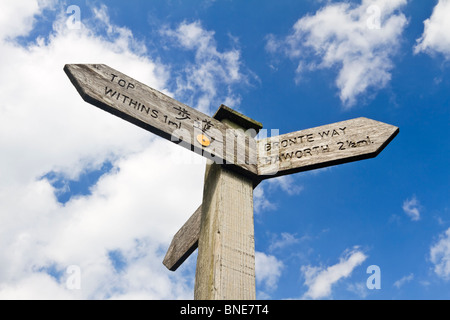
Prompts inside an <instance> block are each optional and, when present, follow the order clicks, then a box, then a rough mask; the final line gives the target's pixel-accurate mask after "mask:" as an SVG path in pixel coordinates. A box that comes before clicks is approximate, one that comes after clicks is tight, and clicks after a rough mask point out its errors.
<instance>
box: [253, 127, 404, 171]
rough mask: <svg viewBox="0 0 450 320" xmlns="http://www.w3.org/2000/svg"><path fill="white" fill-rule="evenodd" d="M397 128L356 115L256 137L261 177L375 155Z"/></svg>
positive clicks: (396, 131) (386, 143)
mask: <svg viewBox="0 0 450 320" xmlns="http://www.w3.org/2000/svg"><path fill="white" fill-rule="evenodd" d="M398 132H399V128H397V127H395V126H392V125H389V124H386V123H383V122H379V121H375V120H371V119H367V118H357V119H352V120H347V121H342V122H337V123H333V124H329V125H325V126H320V127H316V128H311V129H306V130H300V131H297V132H291V133H288V134H284V135H280V136H276V137H270V138H266V139H261V140H258V175H259V177H260V178H261V179H268V178H273V177H277V176H281V175H286V174H292V173H296V172H301V171H306V170H312V169H317V168H322V167H327V166H331V165H337V164H342V163H346V162H351V161H357V160H362V159H368V158H373V157H375V156H377V155H378V154H379V153H380V152H381V151H382V150H383V149H384V148H385V147H386V146H387V145H388V144H389V142H390V141H391V140H392V139H393V138H394V137H395V136H396V135H397V134H398Z"/></svg>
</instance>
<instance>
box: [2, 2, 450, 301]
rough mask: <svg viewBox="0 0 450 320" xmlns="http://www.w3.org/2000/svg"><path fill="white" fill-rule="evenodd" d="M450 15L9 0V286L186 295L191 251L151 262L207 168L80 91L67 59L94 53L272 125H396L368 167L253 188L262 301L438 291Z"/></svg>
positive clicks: (403, 8) (449, 219) (73, 294)
mask: <svg viewBox="0 0 450 320" xmlns="http://www.w3.org/2000/svg"><path fill="white" fill-rule="evenodd" d="M70 6H72V7H71V8H70V10H68V8H69V7H70ZM448 16H450V1H448V0H433V1H419V0H394V1H392V0H391V1H388V0H373V1H369V0H355V1H325V0H324V1H312V0H307V1H287V0H286V1H284V0H283V1H234V0H195V1H181V0H171V1H162V0H161V1H159V0H154V1H143V0H133V1H126V2H125V1H118V0H112V1H100V0H95V1H94V0H92V1H89V0H83V1H81V0H80V1H75V0H73V1H54V0H42V1H37V0H23V1H20V2H19V1H13V0H11V1H10V0H7V1H2V2H1V4H0V47H1V50H0V58H1V59H0V70H1V73H2V77H0V95H1V97H2V99H1V100H0V151H1V154H2V156H1V157H0V177H1V179H0V180H1V181H0V246H1V248H0V266H1V267H0V298H2V299H15V298H23V299H36V298H49V299H192V298H193V283H194V273H195V263H196V261H195V259H196V254H193V255H192V256H191V257H190V258H189V259H188V260H187V261H186V262H185V263H184V264H183V265H182V266H181V267H180V268H179V269H178V270H177V271H176V272H174V273H173V272H170V271H168V270H166V269H165V267H164V266H163V265H162V260H163V257H164V255H165V251H166V250H167V247H168V245H169V243H170V241H171V239H172V236H173V235H174V234H175V233H176V231H177V230H178V229H179V228H180V227H181V226H182V225H183V223H184V222H185V221H186V220H187V219H188V218H189V216H190V215H191V214H192V213H193V212H194V210H195V209H196V208H197V207H198V205H199V204H200V203H201V196H202V184H203V174H204V166H205V161H204V159H202V158H201V157H199V156H197V155H195V154H191V153H190V152H189V151H186V150H184V149H182V148H178V147H177V146H175V145H172V144H169V143H167V142H166V141H164V140H163V139H161V138H158V137H155V136H154V135H153V134H151V133H148V132H145V131H144V130H142V129H140V128H137V127H135V126H133V125H132V124H129V123H126V122H125V121H123V120H121V119H118V118H116V117H114V116H111V115H109V114H107V113H105V112H103V111H101V110H99V109H97V108H95V107H93V106H91V105H88V104H86V103H85V102H83V101H82V99H81V98H80V97H79V95H78V94H77V92H76V90H75V89H74V88H73V86H72V85H71V83H70V81H69V80H68V79H67V77H66V76H65V74H64V72H63V66H64V64H66V63H105V64H107V65H109V66H111V67H113V68H115V69H117V70H120V71H121V72H123V73H125V74H128V75H130V76H132V77H134V78H136V79H138V80H140V81H141V82H144V83H146V84H148V85H149V86H151V87H154V88H156V89H158V90H161V91H163V92H165V93H167V94H169V95H170V96H172V97H174V98H176V99H177V100H179V101H181V102H183V103H185V104H187V105H189V106H191V107H194V108H197V109H199V110H201V111H203V112H205V113H207V114H210V115H212V114H213V113H214V112H215V110H216V109H217V108H218V107H219V106H220V105H221V104H226V105H228V106H229V107H232V108H235V109H237V110H239V111H240V112H242V113H244V114H245V115H247V116H249V117H251V118H254V119H255V120H258V121H260V122H261V123H263V125H264V128H265V129H268V130H270V129H278V130H279V132H280V134H283V133H288V132H292V131H298V130H301V129H307V128H312V127H316V126H320V125H325V124H330V123H334V122H339V121H343V120H348V119H352V118H357V117H367V118H371V119H374V120H378V121H382V122H386V123H389V124H392V125H395V126H398V127H399V128H400V133H399V135H398V136H397V137H396V138H395V139H394V140H393V141H392V142H391V143H390V144H389V145H388V146H387V148H386V149H385V150H383V152H381V154H380V155H379V156H378V157H376V158H374V159H370V160H364V161H359V162H354V163H348V164H343V165H339V166H335V167H329V168H325V169H320V170H315V171H310V172H304V173H298V174H295V175H291V176H285V177H283V178H278V179H272V180H267V181H265V182H263V183H262V184H260V185H259V186H258V187H257V189H255V194H254V208H255V245H256V280H257V282H256V283H257V287H256V291H257V298H259V299H449V298H450V295H449V292H450V290H449V289H450V212H449V210H450V209H449V207H450V204H449V190H450V188H449V187H450V185H449V181H450V170H449V168H448V157H449V151H450V139H449V138H448V123H449V120H450V114H449V103H450V96H449V94H448V92H449V89H450V76H449V74H450V73H449V71H450V63H449V60H450V35H449V33H448V31H447V30H448V28H449V27H450V22H449V21H448V19H446V17H448ZM179 149H182V150H179ZM373 266H377V267H378V269H376V270H379V272H378V271H377V273H376V276H377V277H378V278H376V281H378V284H380V287H376V288H371V286H370V285H367V281H368V279H369V280H370V281H371V280H372V279H373V278H370V277H371V276H374V275H375V274H373V273H372V272H371V271H370V270H373V269H371V268H372V267H373ZM368 270H369V272H368ZM370 281H369V282H370Z"/></svg>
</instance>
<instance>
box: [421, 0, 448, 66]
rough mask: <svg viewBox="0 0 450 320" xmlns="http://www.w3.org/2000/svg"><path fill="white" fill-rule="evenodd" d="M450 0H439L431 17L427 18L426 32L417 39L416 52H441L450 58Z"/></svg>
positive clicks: (425, 23) (425, 22)
mask: <svg viewBox="0 0 450 320" xmlns="http://www.w3.org/2000/svg"><path fill="white" fill-rule="evenodd" d="M449 16H450V1H449V0H439V1H438V3H437V4H436V6H435V7H434V9H433V13H432V15H431V17H430V18H428V19H427V20H425V21H424V22H423V23H424V27H425V28H424V32H423V34H422V36H421V37H420V38H419V39H417V45H416V46H415V47H414V52H415V53H419V52H425V53H429V54H435V53H441V54H443V55H444V57H445V58H446V59H450V34H449V30H450V19H449Z"/></svg>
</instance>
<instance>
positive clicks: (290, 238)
mask: <svg viewBox="0 0 450 320" xmlns="http://www.w3.org/2000/svg"><path fill="white" fill-rule="evenodd" d="M299 242H300V239H299V238H297V237H296V236H295V235H294V234H291V233H289V232H282V233H281V235H280V237H277V238H275V239H274V240H273V241H272V243H271V244H270V246H269V251H274V250H277V249H282V248H284V247H287V246H290V245H292V244H295V243H299Z"/></svg>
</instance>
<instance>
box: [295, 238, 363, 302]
mask: <svg viewBox="0 0 450 320" xmlns="http://www.w3.org/2000/svg"><path fill="white" fill-rule="evenodd" d="M366 259H367V256H366V255H365V254H364V253H363V252H362V251H361V250H360V249H359V248H358V247H355V248H353V249H352V250H348V251H347V252H345V254H344V256H343V257H341V258H340V259H339V262H338V263H337V264H335V265H332V266H329V267H326V268H324V267H311V266H302V267H301V271H302V273H303V275H304V277H305V285H307V286H308V291H307V292H306V293H305V294H304V296H303V297H304V298H312V299H321V298H326V297H329V296H330V295H331V288H332V286H333V285H334V284H335V283H336V282H338V281H339V280H341V279H343V278H347V277H349V276H350V275H351V273H352V272H353V270H354V269H355V268H356V267H357V266H359V265H361V264H362V263H363V262H364V261H365V260H366Z"/></svg>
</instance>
